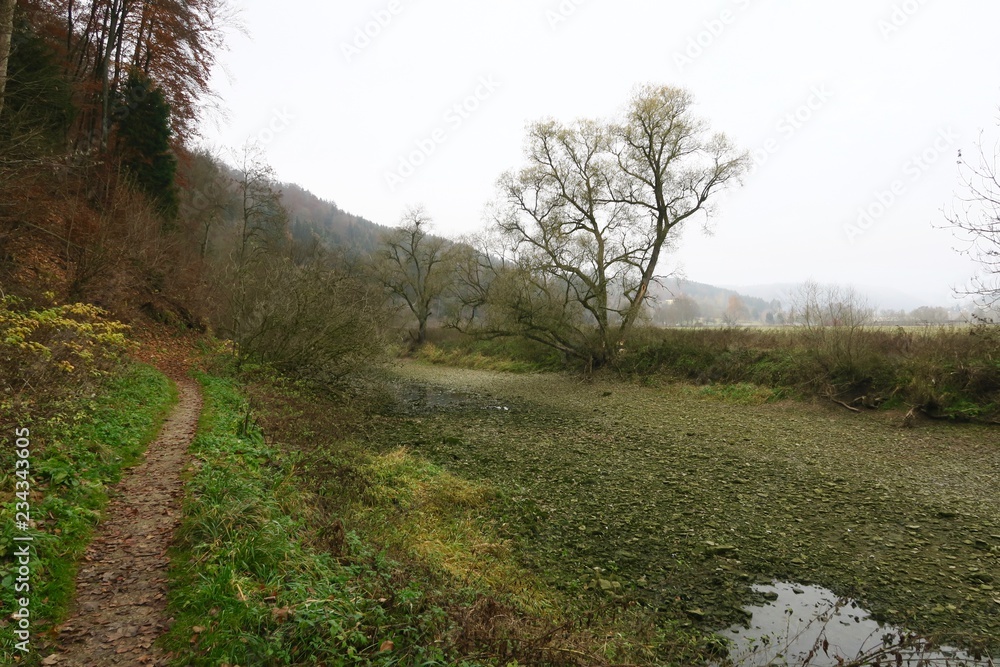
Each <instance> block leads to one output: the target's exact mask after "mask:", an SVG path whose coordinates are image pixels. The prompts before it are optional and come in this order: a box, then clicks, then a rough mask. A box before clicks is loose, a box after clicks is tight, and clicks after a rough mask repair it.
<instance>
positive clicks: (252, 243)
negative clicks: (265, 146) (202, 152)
mask: <svg viewBox="0 0 1000 667" xmlns="http://www.w3.org/2000/svg"><path fill="white" fill-rule="evenodd" d="M237 158H238V161H239V165H238V176H237V178H236V193H237V194H236V198H237V201H238V206H239V209H238V210H239V217H238V218H237V220H236V229H235V230H234V232H235V234H234V238H233V245H232V251H231V254H230V258H229V262H228V264H227V265H226V267H225V269H224V273H223V276H224V278H223V280H224V281H225V283H224V284H226V286H227V287H228V288H229V289H230V290H231V291H230V298H229V315H228V318H227V321H228V327H229V333H230V335H231V336H232V338H233V340H234V341H235V342H236V344H237V349H236V350H235V352H236V353H237V354H239V353H240V351H239V347H240V346H241V345H243V344H244V343H245V342H246V340H247V338H248V337H249V336H252V335H253V326H252V323H253V322H254V321H255V319H256V316H255V314H254V309H255V308H257V307H258V305H259V303H260V298H259V296H258V295H257V294H255V293H254V291H255V290H254V288H255V286H259V285H260V284H261V281H260V280H259V279H258V277H257V276H256V275H255V274H257V273H258V272H266V271H268V269H269V266H268V265H269V264H270V263H272V262H274V261H277V260H278V259H280V258H281V257H282V256H283V254H284V252H285V251H287V250H288V248H287V244H286V243H285V241H287V227H288V225H287V222H288V215H287V212H286V211H285V209H284V207H283V206H282V205H281V192H280V190H279V189H278V184H277V180H276V178H275V175H274V170H273V169H272V168H271V167H270V165H268V164H267V163H266V162H265V161H264V158H263V155H262V152H261V151H260V149H259V147H256V146H254V145H252V144H248V145H246V146H244V148H243V150H242V152H241V153H240V154H239V155H238V156H237Z"/></svg>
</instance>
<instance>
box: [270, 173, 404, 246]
mask: <svg viewBox="0 0 1000 667" xmlns="http://www.w3.org/2000/svg"><path fill="white" fill-rule="evenodd" d="M281 192H282V203H283V204H284V206H285V209H286V210H287V211H288V217H289V227H290V229H291V233H292V237H293V238H294V239H296V240H297V241H302V242H308V241H309V240H310V239H311V238H312V237H313V235H315V236H316V237H318V238H319V239H320V240H321V241H323V242H324V243H326V244H327V245H329V246H331V247H335V248H341V249H343V250H346V251H349V252H353V253H357V254H368V253H370V252H372V251H373V250H375V248H376V245H377V242H378V237H379V235H380V234H381V233H382V232H384V231H385V230H386V229H388V228H387V227H385V226H383V225H379V224H376V223H374V222H372V221H371V220H368V219H366V218H363V217H361V216H359V215H354V214H352V213H348V212H347V211H344V210H342V209H341V208H340V207H338V206H337V205H336V204H335V203H334V202H332V201H327V200H325V199H321V198H320V197H317V196H316V195H314V194H313V193H311V192H309V191H308V190H306V189H305V188H303V187H300V186H298V185H295V184H294V183H284V184H282V186H281Z"/></svg>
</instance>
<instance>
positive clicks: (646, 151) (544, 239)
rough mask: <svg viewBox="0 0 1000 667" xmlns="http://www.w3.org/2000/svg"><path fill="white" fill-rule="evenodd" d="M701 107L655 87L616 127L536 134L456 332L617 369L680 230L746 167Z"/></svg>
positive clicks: (548, 125) (635, 99) (496, 218)
mask: <svg viewBox="0 0 1000 667" xmlns="http://www.w3.org/2000/svg"><path fill="white" fill-rule="evenodd" d="M692 106H693V101H692V98H691V96H690V95H689V94H688V93H687V92H685V91H684V90H681V89H678V88H672V87H668V86H655V85H646V86H642V87H639V88H637V89H636V90H635V92H634V93H633V95H632V97H631V99H630V100H629V102H628V104H627V105H626V106H625V108H624V110H623V111H622V112H621V113H620V114H619V115H618V116H617V117H615V118H612V119H610V120H604V121H596V120H580V121H577V122H574V123H571V124H563V123H560V122H558V121H555V120H545V121H541V122H536V123H534V124H532V125H531V126H530V127H529V129H528V138H527V147H526V158H527V164H526V165H525V166H523V167H522V168H521V169H519V170H516V171H511V172H508V173H506V174H504V175H503V176H502V177H501V178H500V180H499V185H498V187H499V196H498V198H497V202H496V206H495V208H494V212H493V216H492V217H493V220H492V225H491V226H492V233H491V235H490V238H491V239H492V241H491V242H490V243H487V244H485V246H484V247H482V248H480V252H479V253H478V254H476V255H473V256H471V257H474V258H475V261H476V262H477V263H478V266H477V267H475V268H470V267H468V266H466V267H465V268H464V269H463V270H462V272H461V275H464V276H467V277H471V280H470V281H468V282H469V285H468V289H466V290H465V292H464V296H465V303H464V306H465V307H464V309H463V312H462V313H461V315H460V316H459V318H458V320H457V323H458V326H460V327H465V328H468V329H470V330H473V331H478V332H479V333H481V334H485V335H494V336H500V335H519V336H524V337H527V338H530V339H533V340H536V341H539V342H541V343H544V344H546V345H549V346H551V347H553V348H556V349H558V350H561V351H562V352H564V353H565V354H566V355H568V356H571V357H575V358H577V359H580V360H582V361H584V362H585V363H587V364H590V365H594V366H599V365H602V364H605V363H607V362H610V361H613V359H614V357H615V356H616V355H617V354H618V352H619V350H620V349H621V347H622V345H623V344H624V341H625V339H626V337H627V335H628V334H629V332H630V330H631V329H632V327H633V326H634V325H635V323H636V322H637V321H638V319H639V318H640V316H641V315H642V314H643V310H644V308H643V306H644V303H645V301H646V298H647V296H648V293H649V287H650V284H651V283H652V282H653V281H654V280H656V279H657V276H658V275H660V274H659V271H660V270H661V268H662V262H661V260H662V259H663V255H664V253H665V252H666V251H667V249H668V248H669V246H670V243H671V241H672V240H673V239H674V238H675V237H676V232H677V230H678V229H679V228H680V227H681V226H682V225H684V224H685V223H686V222H688V221H689V220H692V219H695V218H696V217H697V216H699V214H702V215H704V214H706V213H707V212H708V207H709V202H710V200H711V198H712V197H713V195H714V194H715V193H716V192H718V191H719V190H721V189H722V188H724V187H726V186H727V185H729V184H731V183H732V182H733V181H735V180H737V179H738V178H739V177H740V176H741V174H742V173H743V172H744V171H745V169H746V167H747V165H748V158H747V154H746V153H744V152H740V151H737V150H736V149H735V148H734V147H733V145H732V144H731V143H730V142H729V140H728V139H727V138H726V137H725V136H723V135H721V134H714V135H713V134H710V133H709V130H708V126H707V124H706V123H705V122H704V121H702V120H701V119H699V118H698V117H696V116H695V114H694V112H693V109H692ZM474 314H475V315H478V316H479V317H478V321H473V320H472V319H471V318H472V316H473V315H474ZM484 314H485V317H483V315H484Z"/></svg>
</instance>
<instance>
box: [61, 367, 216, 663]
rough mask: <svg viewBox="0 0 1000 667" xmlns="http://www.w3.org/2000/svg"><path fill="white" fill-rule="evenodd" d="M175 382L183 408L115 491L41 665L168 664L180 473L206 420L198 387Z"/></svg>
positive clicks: (176, 377) (175, 412) (179, 380)
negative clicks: (162, 644)
mask: <svg viewBox="0 0 1000 667" xmlns="http://www.w3.org/2000/svg"><path fill="white" fill-rule="evenodd" d="M174 370H175V372H170V373H169V374H170V375H173V376H174V380H175V381H176V383H177V388H178V391H179V401H178V404H177V406H176V407H175V408H174V410H173V412H172V413H171V414H170V416H169V417H168V418H167V420H166V421H165V422H164V424H163V428H162V430H161V431H160V434H159V436H158V437H157V439H156V440H155V441H154V442H153V443H151V444H150V446H149V449H148V450H147V452H146V455H145V460H144V461H143V462H142V463H140V464H139V465H137V466H136V467H135V468H133V469H132V470H131V472H130V474H129V475H128V476H127V477H126V478H125V479H123V480H122V482H121V483H120V484H119V485H118V486H117V488H116V489H115V492H114V495H113V498H112V501H111V503H109V505H108V508H107V510H106V512H105V517H106V518H105V520H104V521H103V522H102V523H101V524H100V525H99V526H98V528H97V533H96V536H95V538H94V540H93V541H92V542H91V544H90V546H89V547H88V548H87V552H86V555H85V556H84V560H83V562H82V563H81V565H80V570H79V573H78V575H77V580H76V590H77V596H76V602H75V606H74V609H73V611H72V612H71V614H70V616H69V618H68V619H67V621H66V622H65V623H63V624H62V625H61V626H60V627H59V628H58V629H57V631H58V636H59V642H58V646H57V647H56V648H55V650H54V651H52V652H51V653H50V654H49V655H48V656H47V657H45V658H44V659H43V660H42V664H43V665H59V666H60V667H64V666H65V667H69V666H81V667H83V666H86V667H93V666H95V665H101V666H111V665H165V664H167V662H168V659H169V656H168V655H166V654H165V653H164V652H163V651H162V650H160V649H159V648H158V647H157V646H156V645H155V643H154V642H155V641H156V638H157V637H159V636H160V635H161V634H163V632H165V631H166V630H167V629H168V628H169V625H170V623H171V619H169V618H167V617H166V611H165V610H166V595H167V567H168V565H169V559H168V556H167V549H168V547H169V545H170V543H171V540H172V537H173V534H174V530H175V529H176V527H177V525H178V522H179V521H180V518H181V499H182V496H183V491H184V487H183V482H182V479H181V472H182V470H183V469H184V466H185V463H186V461H187V449H188V446H189V445H190V443H191V439H192V438H193V437H194V434H195V431H196V428H197V425H198V417H199V415H200V413H201V396H200V393H199V390H198V386H197V384H196V383H195V382H193V381H192V380H190V379H187V378H183V377H180V376H179V374H178V373H176V369H174Z"/></svg>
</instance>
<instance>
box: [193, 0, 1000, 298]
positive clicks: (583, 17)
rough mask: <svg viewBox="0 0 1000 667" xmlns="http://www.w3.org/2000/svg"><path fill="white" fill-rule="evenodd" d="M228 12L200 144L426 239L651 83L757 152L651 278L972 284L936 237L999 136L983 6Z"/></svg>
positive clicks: (945, 240)
mask: <svg viewBox="0 0 1000 667" xmlns="http://www.w3.org/2000/svg"><path fill="white" fill-rule="evenodd" d="M239 4H240V5H241V7H242V13H241V19H242V22H243V23H244V25H245V27H246V29H247V32H248V33H249V36H243V35H234V36H233V37H232V38H231V39H230V40H229V47H230V48H229V51H228V52H227V53H224V54H222V56H221V59H220V60H221V63H222V64H223V67H221V68H220V69H219V71H218V73H217V76H216V78H215V88H216V90H217V91H218V92H219V94H220V96H221V98H222V103H223V107H224V109H225V110H226V116H225V117H222V116H220V115H218V114H214V115H211V116H209V117H208V119H207V121H206V122H205V124H204V129H203V134H204V138H205V140H206V142H207V143H209V144H211V145H213V146H216V147H235V146H239V145H241V144H243V143H244V142H245V141H247V140H248V139H251V138H254V139H258V140H260V142H261V143H262V144H264V146H265V150H266V153H267V156H268V159H269V161H270V163H271V164H272V166H273V167H274V168H275V169H276V171H277V173H278V175H279V177H280V178H281V179H282V180H284V181H290V182H295V183H298V184H300V185H302V186H303V187H305V188H307V189H309V190H311V191H312V192H314V193H315V194H317V195H319V196H321V197H323V198H325V199H329V200H332V201H335V202H336V203H337V204H338V205H339V206H340V207H341V208H343V209H346V210H348V211H350V212H352V213H356V214H358V215H362V216H364V217H366V218H369V219H371V220H373V221H375V222H378V223H381V224H386V225H391V224H395V223H396V222H397V221H398V220H399V218H400V216H401V214H402V212H403V211H404V209H405V208H406V207H407V206H410V205H415V204H423V205H424V206H425V207H426V208H427V210H428V212H429V213H430V214H431V216H432V217H433V218H434V220H435V225H436V230H437V231H438V232H439V233H442V234H444V235H449V236H457V235H461V234H465V233H470V232H474V231H476V230H477V229H480V228H481V227H482V225H483V222H482V212H483V207H484V205H485V204H486V202H487V201H488V200H489V199H490V198H491V197H492V196H493V194H494V183H495V181H496V179H497V177H498V176H499V175H500V174H501V173H502V172H503V171H504V170H506V169H510V168H514V167H517V166H519V165H520V164H522V161H523V158H522V152H521V151H522V146H523V138H524V127H525V124H526V123H527V122H529V121H532V120H536V119H539V118H543V117H547V116H551V117H555V118H557V119H560V120H565V121H570V120H572V119H574V118H577V117H603V116H607V115H610V114H613V113H614V112H615V111H616V110H618V109H619V108H621V107H622V105H623V104H624V102H625V101H626V100H627V98H628V96H629V93H630V91H631V90H632V88H633V87H634V86H635V85H636V84H638V83H645V82H654V83H661V84H668V85H675V86H681V87H684V88H686V89H687V90H689V91H690V92H691V93H692V94H693V96H694V98H695V100H696V103H697V112H698V114H699V115H701V116H702V117H704V118H705V119H706V120H707V121H708V122H709V123H710V125H711V127H712V129H713V130H717V131H722V132H725V133H726V134H727V135H729V136H730V137H731V138H732V139H733V140H734V141H735V142H736V143H737V144H738V145H740V146H742V147H744V148H746V149H747V150H752V151H754V153H755V155H756V164H755V168H754V170H753V172H752V173H751V174H750V175H749V176H747V178H746V179H745V181H744V184H743V186H742V187H740V188H738V189H736V190H734V191H733V192H732V193H730V194H728V195H726V196H725V197H723V198H721V199H720V200H719V204H718V207H717V210H716V212H715V214H714V215H713V217H712V219H711V223H710V225H711V229H712V232H713V234H712V235H711V236H706V235H705V234H703V233H702V231H701V229H700V227H698V226H694V227H691V228H690V229H687V230H686V231H685V232H684V237H683V241H682V243H681V245H680V247H679V249H678V250H677V251H676V252H675V253H673V254H672V255H671V256H670V257H669V258H668V262H669V265H667V266H664V267H663V268H664V269H667V270H670V269H674V268H678V267H679V268H681V269H682V270H683V272H684V274H685V275H686V276H687V277H688V278H689V279H691V280H696V281H699V282H707V283H712V284H717V285H757V284H766V283H795V282H801V281H803V280H806V279H809V278H812V279H815V280H818V281H820V282H836V283H843V284H847V283H853V284H855V285H858V286H862V287H867V286H876V285H882V286H887V287H891V288H892V289H895V290H897V291H899V292H903V293H906V294H910V295H913V296H914V297H915V298H916V300H918V301H921V302H926V303H934V304H947V303H949V302H950V288H951V287H952V286H955V285H961V284H963V283H964V282H966V281H967V279H968V278H969V277H970V276H971V274H972V272H973V269H974V267H973V265H971V264H970V263H969V262H968V260H966V259H964V258H963V257H961V256H960V255H959V254H957V253H956V252H954V251H953V247H954V246H955V245H956V242H955V241H954V239H953V238H952V236H951V233H950V232H948V231H945V230H940V229H935V227H934V225H935V224H940V223H942V222H943V216H942V212H941V211H942V209H943V208H947V207H949V206H950V205H951V203H952V201H953V197H954V193H955V192H957V191H958V178H957V176H958V172H957V165H956V159H957V155H958V151H959V149H961V150H962V151H963V152H964V154H965V156H966V158H969V157H971V156H973V155H974V154H975V153H976V150H977V149H976V143H977V141H978V139H979V136H980V133H981V132H985V135H984V136H985V138H986V140H987V144H988V146H989V148H990V150H991V151H992V149H993V145H994V142H995V141H996V140H997V138H998V137H1000V132H998V128H997V118H998V107H1000V49H997V48H996V40H997V37H998V33H1000V2H997V1H996V0H948V1H947V2H946V1H945V0H922V1H918V0H838V1H837V2H817V1H815V0H812V1H810V0H799V1H796V2H793V1H792V0H717V1H710V2H694V1H693V0H690V1H685V2H681V1H677V0H675V1H653V0H615V1H614V2H612V0H576V1H575V2H574V1H573V0H475V1H470V0H465V1H464V2H462V1H460V0H392V1H390V0H375V1H360V0H359V1H353V2H345V1H342V0H340V1H337V2H330V1H329V0H284V1H283V2H281V3H276V2H273V0H271V1H266V2H265V1H264V0H242V1H240V2H239ZM456 105H458V106H457V107H456ZM411 168H412V169H411ZM411 171H412V173H411ZM880 200H881V201H880ZM862 211H868V213H869V217H866V218H861V219H860V220H859V215H860V212H862Z"/></svg>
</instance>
